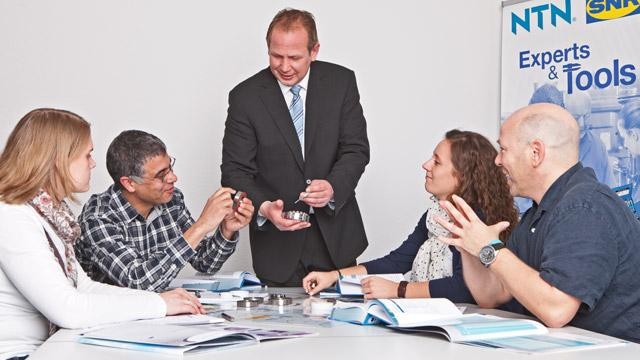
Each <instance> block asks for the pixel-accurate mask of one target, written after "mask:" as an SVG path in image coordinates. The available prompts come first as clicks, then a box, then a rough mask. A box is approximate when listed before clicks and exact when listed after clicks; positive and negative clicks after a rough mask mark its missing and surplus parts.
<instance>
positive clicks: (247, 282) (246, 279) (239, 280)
mask: <svg viewBox="0 0 640 360" xmlns="http://www.w3.org/2000/svg"><path fill="white" fill-rule="evenodd" d="M261 284H262V283H261V282H260V279H258V277H257V276H255V275H254V274H252V273H250V272H248V271H236V272H234V273H230V274H214V275H209V274H204V273H197V274H196V275H195V276H193V277H190V278H176V279H174V280H173V281H172V282H171V283H170V284H169V287H174V288H178V287H181V288H185V289H198V290H207V291H215V292H220V291H229V290H238V289H240V288H242V287H244V286H254V285H261Z"/></svg>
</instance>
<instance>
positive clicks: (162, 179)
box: [129, 156, 176, 183]
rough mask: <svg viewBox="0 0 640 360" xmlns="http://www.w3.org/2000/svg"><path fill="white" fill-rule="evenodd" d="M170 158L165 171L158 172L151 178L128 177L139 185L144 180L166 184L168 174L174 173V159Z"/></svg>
mask: <svg viewBox="0 0 640 360" xmlns="http://www.w3.org/2000/svg"><path fill="white" fill-rule="evenodd" d="M170 158H171V162H170V163H169V167H168V168H167V169H164V170H162V171H160V172H159V173H157V174H156V175H155V176H153V177H145V176H137V175H131V176H129V177H130V178H131V179H133V180H134V181H136V182H139V183H140V182H143V181H144V180H149V181H160V182H167V176H168V175H169V174H170V173H174V172H173V167H174V166H176V158H174V157H173V156H170Z"/></svg>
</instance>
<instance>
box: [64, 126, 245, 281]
mask: <svg viewBox="0 0 640 360" xmlns="http://www.w3.org/2000/svg"><path fill="white" fill-rule="evenodd" d="M174 165H175V158H173V157H171V156H169V155H168V154H167V150H166V146H165V144H164V143H163V142H162V141H161V140H160V139H159V138H157V137H156V136H154V135H151V134H148V133H146V132H144V131H138V130H127V131H124V132H122V133H121V134H120V135H118V136H117V137H116V138H115V139H114V140H113V141H112V142H111V145H109V149H108V150H107V170H108V171H109V175H111V178H112V179H113V182H114V183H113V185H111V186H110V187H109V188H108V189H107V190H106V191H105V192H103V193H101V194H94V195H92V196H91V198H90V199H89V201H88V202H87V203H86V204H85V206H84V208H83V209H82V214H81V215H80V218H79V223H80V226H81V229H82V234H81V236H80V238H79V240H78V242H77V243H76V245H75V251H76V255H77V257H78V261H79V262H80V264H81V265H82V267H83V268H84V270H85V271H86V272H87V274H88V275H89V276H90V277H91V278H92V279H94V280H96V281H101V282H106V283H110V284H115V285H119V286H126V287H130V288H136V289H144V290H152V291H161V290H164V289H165V288H166V287H167V286H168V285H169V283H170V282H171V280H173V279H174V278H175V277H176V275H177V274H178V272H180V270H181V269H182V268H183V267H184V266H185V265H186V264H187V263H190V264H191V265H192V266H193V267H194V268H195V269H196V270H198V271H200V272H204V273H214V272H216V271H217V270H219V269H220V267H221V266H222V264H223V263H224V262H225V261H226V260H227V258H229V256H230V255H231V254H232V253H233V252H234V250H235V247H236V243H237V241H238V230H240V229H241V228H243V227H244V226H246V225H247V224H248V223H249V221H250V220H251V217H252V216H253V210H254V209H253V205H252V203H251V200H249V199H246V198H245V199H243V200H241V201H240V202H239V204H238V206H237V208H236V209H235V210H234V206H233V200H232V198H231V194H232V193H233V192H234V190H233V189H230V188H220V189H219V190H218V191H216V192H215V193H214V194H213V195H212V196H211V197H210V198H209V199H208V200H207V203H206V204H205V206H204V209H203V210H202V213H201V215H200V217H199V218H198V219H197V220H195V221H194V219H193V217H192V216H191V214H190V213H189V210H188V209H187V208H186V206H185V204H184V196H183V195H182V192H181V191H180V190H178V189H177V188H176V187H175V183H176V181H177V180H178V177H177V176H176V174H175V173H174V169H173V167H174ZM214 231H215V232H214Z"/></svg>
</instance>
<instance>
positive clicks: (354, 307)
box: [331, 298, 463, 327]
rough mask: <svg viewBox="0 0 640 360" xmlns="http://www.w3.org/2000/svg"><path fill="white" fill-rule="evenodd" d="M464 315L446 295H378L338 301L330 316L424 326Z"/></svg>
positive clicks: (348, 319)
mask: <svg viewBox="0 0 640 360" xmlns="http://www.w3.org/2000/svg"><path fill="white" fill-rule="evenodd" d="M461 316H463V315H462V312H461V311H460V310H459V309H458V307H456V306H455V305H454V304H453V303H452V302H451V301H449V300H447V299H441V298H434V299H377V300H369V301H366V302H364V303H354V302H343V301H337V302H336V304H335V306H334V307H333V311H332V313H331V319H333V320H339V321H346V322H350V323H354V324H361V325H370V324H380V323H382V324H387V325H392V326H403V327H411V326H423V325H434V324H436V323H443V322H444V323H447V322H450V321H454V320H456V319H458V318H459V317H461Z"/></svg>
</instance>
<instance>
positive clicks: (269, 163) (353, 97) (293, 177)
mask: <svg viewBox="0 0 640 360" xmlns="http://www.w3.org/2000/svg"><path fill="white" fill-rule="evenodd" d="M310 71H311V73H310V75H309V83H308V89H307V96H306V103H305V106H304V111H305V130H304V131H305V157H304V159H303V157H302V150H301V146H300V141H299V140H298V137H297V135H296V132H295V129H294V126H293V122H292V120H291V115H290V114H289V110H288V108H287V105H286V102H285V99H284V97H283V95H282V91H281V90H280V87H279V85H278V82H277V80H276V78H275V77H274V76H273V74H272V73H271V71H270V70H269V68H267V69H264V70H262V71H260V72H259V73H257V74H256V75H254V76H252V77H250V78H249V79H247V80H245V81H243V82H242V83H240V84H239V85H238V86H236V87H235V88H234V89H233V90H231V92H230V93H229V110H228V116H227V121H226V124H225V133H224V140H223V149H222V165H221V170H222V185H223V186H230V187H233V188H235V189H236V190H242V191H246V192H247V193H248V194H249V197H250V198H251V200H252V201H253V203H254V205H255V206H256V214H257V209H258V207H259V206H260V205H261V204H262V203H263V202H264V201H273V200H276V199H282V200H283V201H284V203H285V211H287V210H303V211H308V206H307V205H306V204H304V203H302V202H299V203H298V204H296V205H295V206H294V205H293V202H294V201H295V200H296V199H297V198H298V196H299V194H300V192H302V191H304V189H305V187H306V183H305V180H307V179H326V180H327V181H329V183H331V185H332V186H333V190H334V199H335V210H331V209H330V208H329V207H328V206H325V207H324V208H321V209H315V217H316V220H317V222H318V226H319V228H320V232H321V233H322V236H323V238H324V241H325V243H326V245H327V248H328V250H329V253H330V255H331V257H332V260H333V262H334V264H335V265H336V266H337V267H338V268H340V267H343V266H347V265H351V264H353V263H354V262H355V259H356V257H357V256H358V255H360V254H361V253H362V252H363V251H364V249H365V248H366V247H367V238H366V235H365V231H364V226H363V223H362V218H361V216H360V210H359V208H358V203H357V201H356V198H355V187H356V185H357V184H358V181H359V179H360V176H361V175H362V173H363V172H364V168H365V166H366V165H367V163H368V162H369V141H368V139H367V127H366V121H365V119H364V116H363V114H362V107H361V106H360V95H359V93H358V87H357V85H356V79H355V74H354V73H353V71H351V70H349V69H347V68H344V67H342V66H339V65H335V64H330V63H326V62H321V61H314V62H312V63H311V70H310ZM305 231H306V230H300V231H293V232H281V231H279V230H278V229H277V228H276V227H275V226H274V225H272V224H271V223H270V222H267V223H266V224H265V225H263V226H262V227H260V228H258V227H257V224H256V222H255V219H254V220H253V221H252V222H251V226H250V236H251V252H252V257H253V267H254V269H255V271H256V273H257V275H258V276H259V277H261V278H264V279H268V280H271V281H276V282H284V281H286V280H287V279H288V278H289V276H290V275H292V273H293V271H294V270H295V269H296V266H297V264H298V261H299V259H300V254H301V253H302V249H303V245H304V236H305Z"/></svg>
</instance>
